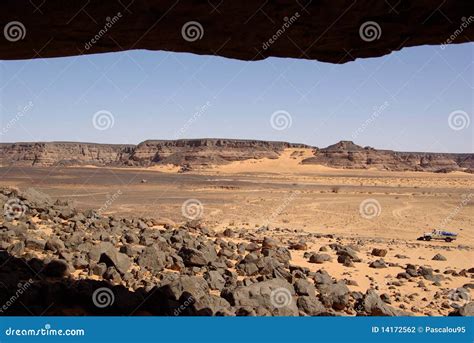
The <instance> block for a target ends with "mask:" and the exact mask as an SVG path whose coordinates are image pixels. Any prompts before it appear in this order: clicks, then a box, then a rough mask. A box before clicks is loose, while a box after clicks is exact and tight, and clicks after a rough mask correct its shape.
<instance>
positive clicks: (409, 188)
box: [0, 149, 474, 315]
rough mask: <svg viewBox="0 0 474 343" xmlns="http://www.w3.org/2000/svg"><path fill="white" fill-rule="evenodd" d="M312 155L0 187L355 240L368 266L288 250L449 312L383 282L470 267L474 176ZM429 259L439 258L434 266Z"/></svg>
mask: <svg viewBox="0 0 474 343" xmlns="http://www.w3.org/2000/svg"><path fill="white" fill-rule="evenodd" d="M310 153H311V152H310V151H309V150H304V149H291V150H290V149H288V150H287V151H285V152H284V154H283V155H282V156H281V157H280V158H279V159H276V160H250V161H242V162H233V163H231V164H228V165H223V166H212V167H209V168H205V169H202V170H197V171H196V170H195V171H191V172H188V173H177V168H174V167H172V166H160V167H153V168H148V169H145V168H143V169H140V168H126V169H125V168H96V167H69V168H64V167H52V168H36V167H18V166H14V167H5V166H4V167H0V176H1V177H0V186H17V187H19V188H22V189H24V188H27V187H35V188H37V189H38V190H40V191H44V192H46V193H48V194H50V195H51V196H52V197H57V198H68V199H73V200H74V202H75V204H76V206H77V207H79V208H84V209H86V208H94V209H101V211H102V213H103V214H105V213H111V214H112V213H113V214H118V215H127V214H134V215H139V216H149V217H154V218H159V219H162V220H163V221H165V222H166V221H173V222H175V223H181V222H185V221H186V218H185V217H184V216H183V215H182V205H183V203H184V202H185V201H186V200H188V199H197V200H198V201H199V202H200V203H201V204H202V208H201V209H200V210H202V212H201V214H202V216H201V220H202V222H204V223H205V224H206V225H208V226H209V227H210V228H212V229H215V230H223V229H224V228H227V227H234V228H246V229H248V230H255V228H256V227H261V226H262V225H268V226H269V227H274V228H287V229H291V230H296V231H295V235H294V237H292V235H291V234H288V233H286V234H285V235H283V236H282V237H280V238H281V239H282V240H286V241H288V242H291V241H292V239H293V240H294V239H296V238H297V237H300V236H301V235H304V234H305V233H306V232H309V233H321V234H334V235H335V237H336V238H337V239H338V240H339V241H340V242H343V243H344V244H350V243H360V244H359V246H361V247H362V248H361V252H360V254H359V255H360V256H361V257H362V258H363V261H364V262H367V263H362V264H357V268H351V267H344V266H342V265H341V264H339V263H338V262H337V256H333V259H332V261H330V262H327V263H325V264H324V265H315V264H310V263H308V261H307V258H304V257H303V254H304V252H303V251H292V258H293V261H294V262H295V264H298V265H302V266H306V267H308V268H310V269H311V270H317V269H320V268H322V267H323V268H324V269H325V270H327V271H328V272H329V273H330V274H331V275H334V276H335V277H337V278H347V279H351V280H354V281H356V283H355V284H354V285H352V286H350V287H351V289H354V290H361V291H363V290H366V289H367V288H369V287H376V288H377V289H378V290H379V292H380V293H387V294H390V295H391V296H392V297H394V298H396V297H399V298H400V299H399V300H400V301H399V302H398V303H397V305H395V306H397V307H401V308H404V309H406V310H409V311H412V312H413V313H415V314H431V315H440V314H441V315H442V314H445V313H447V312H446V311H443V310H442V309H439V308H438V307H436V308H434V307H433V308H430V305H429V304H430V302H431V301H432V300H433V298H435V297H436V292H438V291H439V289H438V287H434V286H432V285H430V284H426V285H419V284H417V283H415V282H407V283H404V284H403V285H402V286H397V287H393V284H392V283H391V281H393V280H396V279H394V278H395V276H396V275H397V273H399V272H402V271H404V269H402V268H401V267H400V266H398V265H397V264H399V265H403V266H404V265H406V264H407V263H413V264H417V265H427V266H430V267H432V268H433V269H439V270H440V271H441V272H444V271H446V270H454V271H457V272H459V271H460V270H462V269H468V268H472V267H473V266H474V264H473V262H472V261H474V250H473V249H474V211H473V209H474V175H473V174H468V173H463V172H455V173H449V174H435V173H426V172H389V171H377V170H338V169H331V168H328V167H323V166H314V165H301V164H300V162H301V160H302V159H304V158H305V157H307V156H309V154H310ZM435 228H437V229H445V230H450V231H454V232H457V233H458V234H459V237H458V240H456V241H454V242H451V243H446V242H444V241H442V242H435V241H431V242H424V241H417V238H418V237H419V236H420V235H422V234H423V233H424V232H426V231H431V230H432V229H435ZM275 235H276V236H278V233H275ZM332 242H335V239H332V238H321V239H320V240H317V241H313V242H311V243H310V244H309V251H318V250H319V248H320V247H321V246H325V245H328V244H330V243H332ZM374 247H379V248H385V249H388V254H387V256H386V257H385V258H384V259H385V261H386V262H387V263H392V264H393V266H390V267H388V268H383V269H374V268H369V267H368V264H369V263H370V262H371V261H373V260H375V259H377V258H375V257H374V256H371V254H370V252H371V250H372V248H374ZM437 253H441V254H442V255H443V256H445V257H446V261H433V260H432V257H433V256H434V255H435V254H437ZM329 254H331V252H329ZM395 255H403V256H404V257H402V258H399V257H395ZM387 280H390V281H387ZM467 283H472V280H471V279H470V278H468V277H467V276H466V277H462V276H461V277H449V275H448V277H447V278H446V279H445V280H444V281H442V286H443V287H445V288H456V287H461V286H462V285H464V284H467ZM391 286H392V287H391ZM471 293H473V291H472V290H471ZM400 294H401V295H400ZM409 296H411V297H413V299H415V300H413V299H412V300H411V301H410V303H411V305H409V307H408V308H407V307H406V306H405V305H403V303H404V302H403V298H404V297H409ZM413 304H416V305H413ZM407 306H408V305H407ZM413 306H415V308H412V307H413Z"/></svg>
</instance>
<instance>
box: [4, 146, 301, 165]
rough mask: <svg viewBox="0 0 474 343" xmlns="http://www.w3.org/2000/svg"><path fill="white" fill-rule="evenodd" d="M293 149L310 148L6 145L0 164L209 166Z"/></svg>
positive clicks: (273, 154)
mask: <svg viewBox="0 0 474 343" xmlns="http://www.w3.org/2000/svg"><path fill="white" fill-rule="evenodd" d="M291 147H308V146H305V145H302V144H291V143H286V142H266V141H257V140H234V139H182V140H149V141H145V142H142V143H140V144H138V145H136V146H135V145H119V144H116V145H115V144H93V143H73V142H51V143H11V144H10V143H3V144H0V164H2V165H8V164H12V163H15V164H20V165H22V164H23V165H34V166H54V165H86V164H92V165H98V166H106V165H119V166H134V165H135V166H150V165H153V164H174V165H179V166H186V165H188V166H206V165H216V164H224V163H228V162H232V161H241V160H246V159H260V158H278V156H279V155H280V153H281V152H282V151H283V150H284V149H285V148H291ZM308 148H309V147H308Z"/></svg>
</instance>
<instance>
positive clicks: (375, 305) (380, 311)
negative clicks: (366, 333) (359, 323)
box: [356, 289, 409, 316]
mask: <svg viewBox="0 0 474 343" xmlns="http://www.w3.org/2000/svg"><path fill="white" fill-rule="evenodd" d="M356 310H359V311H364V312H365V313H366V314H368V315H370V316H406V315H409V314H408V313H406V312H403V311H400V310H398V309H396V308H393V307H390V306H388V305H387V304H385V302H384V301H383V300H382V299H381V298H380V297H379V295H378V294H377V293H376V292H375V291H374V290H372V289H369V290H367V293H366V294H365V297H364V299H363V300H362V301H361V302H360V303H359V305H356Z"/></svg>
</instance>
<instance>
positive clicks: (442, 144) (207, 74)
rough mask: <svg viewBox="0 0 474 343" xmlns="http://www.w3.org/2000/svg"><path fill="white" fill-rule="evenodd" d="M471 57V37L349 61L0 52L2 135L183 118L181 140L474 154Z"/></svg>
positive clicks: (118, 139)
mask: <svg viewBox="0 0 474 343" xmlns="http://www.w3.org/2000/svg"><path fill="white" fill-rule="evenodd" d="M473 55H474V45H473V44H462V45H451V46H447V47H446V48H445V49H444V50H443V49H441V48H440V47H439V46H424V47H415V48H407V49H403V50H402V51H400V52H395V53H392V54H390V55H387V56H384V57H380V58H371V59H360V60H356V61H355V62H350V63H346V64H344V65H334V64H328V63H321V62H316V61H306V60H296V59H281V58H269V59H267V60H264V61H258V62H244V61H237V60H231V59H225V58H221V57H215V56H197V55H192V54H184V53H169V52H150V51H128V52H122V53H110V54H99V55H89V56H81V57H67V58H55V59H37V60H27V61H2V62H0V63H1V70H0V87H1V89H0V104H1V105H0V116H1V122H0V130H2V131H1V134H0V142H18V141H55V140H62V141H85V142H101V143H134V144H135V143H138V142H141V141H143V140H146V139H173V138H175V137H176V133H177V132H180V129H181V128H184V129H183V130H182V131H181V133H182V134H180V136H179V137H180V138H197V137H226V138H251V139H264V140H283V141H290V142H301V143H307V144H311V145H315V146H318V147H324V146H327V145H330V144H333V143H335V142H337V141H339V140H354V141H355V142H356V143H358V144H360V145H364V146H365V145H370V146H373V147H376V148H385V149H395V150H401V151H438V152H473V150H474V149H473V145H474V143H473V139H474V138H473V136H474V134H473V132H474V120H473V117H472V116H473V107H474V105H473V104H474V86H473V83H474V69H473V60H474V59H473V57H474V56H473ZM208 101H209V106H206V107H205V108H204V109H202V110H199V108H202V107H203V106H205V105H206V103H207V102H208ZM29 102H31V104H32V106H31V108H29V109H27V110H21V111H23V112H22V115H21V116H19V115H18V111H19V110H20V109H21V108H23V107H25V106H27V105H28V103H29ZM384 104H385V105H384ZM381 107H382V109H381V110H380V108H381ZM377 108H379V110H376V114H375V115H374V110H375V109H377ZM101 110H105V111H109V112H110V113H112V115H113V118H114V125H113V126H112V127H109V128H108V129H107V130H97V129H95V128H94V126H93V122H92V120H93V116H94V114H95V113H96V112H97V111H101ZM280 110H282V111H286V112H288V113H289V114H290V116H291V122H292V123H291V126H290V127H288V128H286V129H284V130H275V129H273V128H272V126H271V123H270V118H271V116H272V113H274V112H275V111H280ZM453 111H463V112H465V113H467V115H468V120H470V124H469V126H467V127H464V128H463V129H461V130H453V129H451V128H450V126H449V125H448V117H449V115H450V113H452V112H453ZM196 112H199V114H197V115H196ZM193 116H194V119H192V118H193ZM190 120H191V121H190ZM367 120H368V121H367ZM354 138H355V139H354Z"/></svg>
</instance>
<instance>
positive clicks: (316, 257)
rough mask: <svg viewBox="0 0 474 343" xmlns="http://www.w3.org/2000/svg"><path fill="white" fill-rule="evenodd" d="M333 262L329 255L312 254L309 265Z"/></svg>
mask: <svg viewBox="0 0 474 343" xmlns="http://www.w3.org/2000/svg"><path fill="white" fill-rule="evenodd" d="M326 261H331V256H330V255H328V254H312V255H311V256H310V257H309V263H324V262H326Z"/></svg>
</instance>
